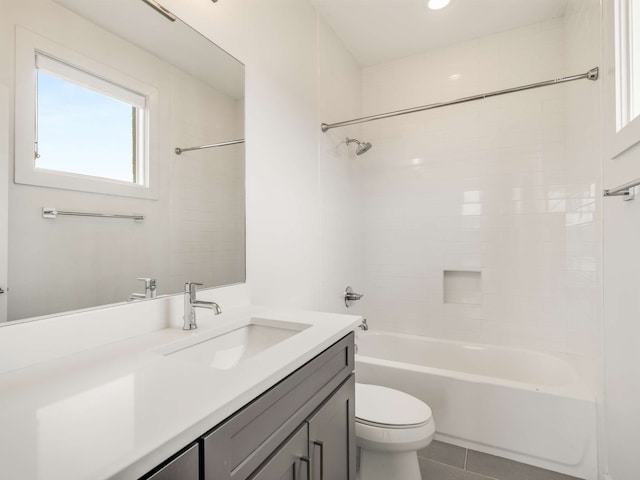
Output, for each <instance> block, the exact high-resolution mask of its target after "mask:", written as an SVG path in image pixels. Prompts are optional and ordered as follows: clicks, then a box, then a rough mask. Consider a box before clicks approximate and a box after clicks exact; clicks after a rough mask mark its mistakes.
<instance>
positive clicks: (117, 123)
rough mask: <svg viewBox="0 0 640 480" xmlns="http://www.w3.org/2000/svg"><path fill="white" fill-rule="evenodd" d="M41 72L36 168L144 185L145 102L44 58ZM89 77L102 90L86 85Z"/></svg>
mask: <svg viewBox="0 0 640 480" xmlns="http://www.w3.org/2000/svg"><path fill="white" fill-rule="evenodd" d="M47 65H50V66H53V68H51V67H50V68H49V70H56V71H60V70H63V69H64V70H63V71H64V73H65V74H66V76H67V77H71V79H69V80H67V79H65V78H64V77H63V75H61V74H60V75H56V71H53V72H50V71H47V68H46V67H47ZM58 65H59V67H58ZM56 67H58V68H56ZM36 68H37V71H36V102H35V105H36V112H35V123H36V125H35V137H36V138H35V166H36V168H42V169H47V170H56V171H60V172H67V173H75V174H80V175H91V176H94V177H99V178H107V179H111V180H120V181H123V182H129V183H140V184H144V177H143V176H142V174H141V173H143V172H144V169H142V168H139V163H138V160H140V161H144V158H143V157H142V155H140V153H139V150H140V147H141V146H143V145H144V144H145V143H146V141H145V129H144V118H145V108H144V107H145V104H146V98H145V97H144V96H143V95H142V94H138V93H135V92H131V91H128V90H126V89H124V88H122V87H120V86H118V85H116V84H114V83H111V82H109V81H106V80H103V79H100V78H98V77H95V76H93V75H91V74H90V73H88V72H82V71H81V70H78V69H76V68H74V67H72V66H71V65H65V64H63V63H62V62H57V61H55V60H53V59H49V58H47V57H45V56H43V55H37V56H36ZM87 76H89V77H90V79H91V80H92V83H94V84H96V83H98V84H99V86H100V87H101V91H96V90H94V89H91V88H89V87H87V86H85V85H83V82H82V79H83V77H87ZM107 92H108V93H107Z"/></svg>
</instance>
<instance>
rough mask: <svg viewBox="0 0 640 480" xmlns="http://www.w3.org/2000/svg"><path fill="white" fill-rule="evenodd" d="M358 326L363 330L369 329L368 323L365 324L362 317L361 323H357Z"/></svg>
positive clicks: (364, 319) (365, 321) (365, 320)
mask: <svg viewBox="0 0 640 480" xmlns="http://www.w3.org/2000/svg"><path fill="white" fill-rule="evenodd" d="M358 328H361V329H362V330H363V331H365V332H366V331H367V330H369V325H367V319H366V318H363V319H362V323H361V324H360V325H358Z"/></svg>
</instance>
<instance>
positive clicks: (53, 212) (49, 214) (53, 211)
mask: <svg viewBox="0 0 640 480" xmlns="http://www.w3.org/2000/svg"><path fill="white" fill-rule="evenodd" d="M58 215H70V216H74V217H99V218H125V219H127V220H133V221H134V222H142V221H143V220H144V215H138V214H136V213H134V214H133V215H117V214H111V213H89V212H65V211H63V210H58V209H57V208H52V207H42V218H58Z"/></svg>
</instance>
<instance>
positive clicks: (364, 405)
mask: <svg viewBox="0 0 640 480" xmlns="http://www.w3.org/2000/svg"><path fill="white" fill-rule="evenodd" d="M435 431H436V428H435V424H434V422H433V418H432V416H431V409H430V408H429V406H428V405H427V404H426V403H424V402H422V401H420V400H418V399H417V398H415V397H412V396H411V395H409V394H407V393H404V392H400V391H398V390H394V389H392V388H387V387H382V386H380V385H367V384H361V383H356V445H357V446H358V447H359V449H360V468H359V470H358V477H357V478H358V480H389V479H397V480H400V479H401V480H421V479H422V477H421V476H420V468H419V466H418V454H417V451H418V450H420V449H422V448H424V447H426V446H427V445H429V444H430V443H431V440H433V435H434V433H435Z"/></svg>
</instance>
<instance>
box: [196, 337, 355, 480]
mask: <svg viewBox="0 0 640 480" xmlns="http://www.w3.org/2000/svg"><path fill="white" fill-rule="evenodd" d="M352 371H353V333H350V334H349V335H347V336H345V337H344V338H343V339H342V340H340V341H338V342H337V343H335V344H334V345H332V346H331V347H329V348H328V349H327V350H325V351H324V352H323V353H321V354H320V355H319V356H317V357H316V358H314V359H313V360H311V361H309V362H308V363H306V364H305V365H303V366H302V367H300V368H299V369H298V370H296V371H295V372H293V373H292V374H291V375H289V376H288V377H287V378H285V379H284V380H282V381H281V382H280V383H278V384H277V385H275V386H274V387H272V388H271V389H269V390H267V391H266V392H265V393H263V394H262V395H261V396H259V397H258V398H256V399H255V400H254V401H253V402H251V403H250V404H248V405H247V406H245V407H244V408H243V409H242V410H240V411H239V412H237V413H236V414H235V415H234V416H232V417H231V418H230V419H228V420H227V421H225V422H224V423H223V424H222V425H220V426H219V427H217V428H215V429H214V430H213V431H212V432H211V433H209V434H208V435H206V436H205V437H204V441H203V442H204V458H205V461H204V471H205V476H204V478H205V480H231V479H234V480H240V479H245V478H248V476H249V475H250V474H251V473H252V472H253V471H255V470H256V468H258V467H259V466H260V464H261V463H262V462H264V461H265V460H266V459H267V458H268V457H269V455H270V454H271V453H273V451H274V450H275V449H276V448H277V447H278V445H280V444H281V443H282V442H284V441H285V440H286V439H287V437H289V436H290V435H291V434H292V433H293V432H294V431H295V430H296V429H297V428H298V427H299V426H300V424H301V423H302V422H304V420H305V419H306V418H307V417H308V416H309V415H310V414H311V413H312V412H313V411H314V410H315V409H316V408H317V407H318V406H319V405H320V404H321V403H322V402H323V401H324V399H326V398H327V397H328V396H329V395H330V394H331V392H333V390H335V389H336V388H337V387H338V386H339V385H340V384H341V383H342V382H343V381H344V380H345V379H346V378H347V377H348V376H349V375H350V374H351V372H352Z"/></svg>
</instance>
